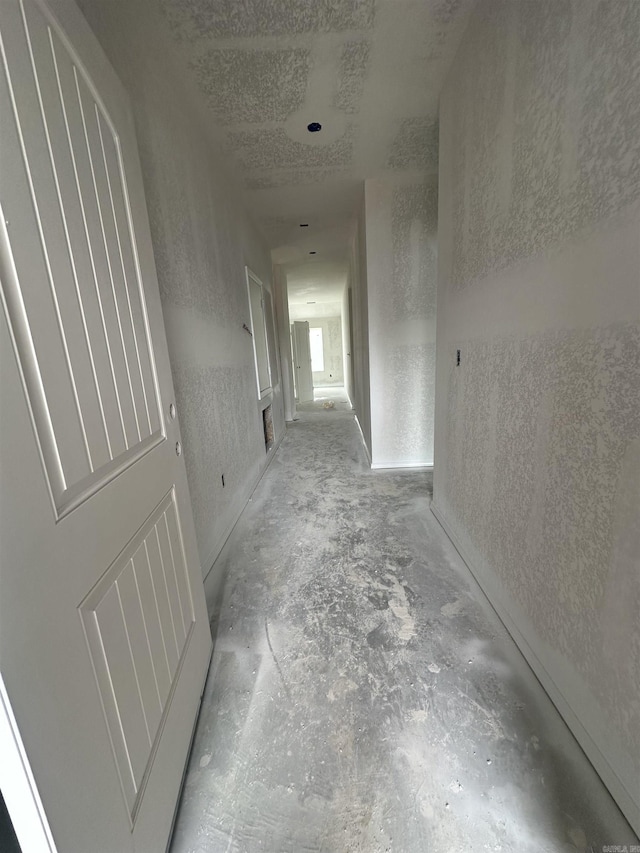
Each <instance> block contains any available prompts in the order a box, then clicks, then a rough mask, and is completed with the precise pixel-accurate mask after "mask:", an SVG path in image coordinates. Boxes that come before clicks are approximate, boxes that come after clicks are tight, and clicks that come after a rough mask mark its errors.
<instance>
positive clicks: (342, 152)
mask: <svg viewBox="0 0 640 853" xmlns="http://www.w3.org/2000/svg"><path fill="white" fill-rule="evenodd" d="M229 144H230V147H231V149H232V150H233V151H236V152H237V156H238V159H239V160H240V162H241V163H242V165H243V166H245V167H246V168H248V169H272V168H276V167H279V168H282V167H285V166H294V167H296V166H348V165H349V164H350V163H351V161H352V159H353V131H352V128H351V127H348V128H347V130H346V132H345V133H344V135H343V136H342V137H341V138H340V139H338V140H336V141H335V142H332V143H330V144H329V145H325V146H311V145H304V144H303V143H301V142H296V141H294V140H293V139H290V138H289V137H288V136H287V135H286V133H285V132H284V130H283V129H282V128H281V127H276V128H272V129H265V130H246V131H234V132H233V133H230V134H229Z"/></svg>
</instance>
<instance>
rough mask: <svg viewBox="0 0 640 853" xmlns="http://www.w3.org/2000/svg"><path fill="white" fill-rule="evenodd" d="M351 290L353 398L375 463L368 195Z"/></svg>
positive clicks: (354, 246) (354, 243) (358, 223)
mask: <svg viewBox="0 0 640 853" xmlns="http://www.w3.org/2000/svg"><path fill="white" fill-rule="evenodd" d="M352 228H353V232H352V235H351V241H350V245H349V268H348V278H347V287H348V288H350V289H351V294H352V299H351V308H352V317H351V325H352V329H353V353H352V355H353V395H352V396H351V403H352V405H353V409H354V412H355V416H356V420H357V422H358V425H359V427H360V431H361V432H362V438H363V441H364V446H365V448H366V451H367V455H368V457H369V461H371V399H370V386H369V316H368V307H367V300H368V296H367V234H366V224H365V207H364V195H363V198H362V204H361V205H360V209H359V211H358V214H357V216H356V217H355V219H354V221H353V224H352Z"/></svg>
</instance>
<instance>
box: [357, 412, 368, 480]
mask: <svg viewBox="0 0 640 853" xmlns="http://www.w3.org/2000/svg"><path fill="white" fill-rule="evenodd" d="M353 417H354V418H355V422H356V426H357V427H358V429H359V430H360V437H361V438H362V444H363V446H364V452H365V453H366V454H367V462H368V463H369V467H370V468H371V467H372V465H371V454H370V453H369V448H368V447H367V439H366V438H365V437H364V432H363V431H362V427H361V425H360V421H359V420H358V416H357V415H355V414H354V416H353Z"/></svg>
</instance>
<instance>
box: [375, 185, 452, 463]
mask: <svg viewBox="0 0 640 853" xmlns="http://www.w3.org/2000/svg"><path fill="white" fill-rule="evenodd" d="M365 211H366V229H367V282H368V293H369V352H370V355H369V360H370V370H371V444H372V446H371V455H372V464H373V466H374V467H389V468H393V467H396V466H408V465H432V464H433V419H434V398H435V310H436V278H437V268H436V262H437V251H436V231H437V190H436V188H435V186H432V185H430V184H428V183H425V182H424V181H420V182H417V183H416V182H415V180H414V181H412V182H407V180H406V179H404V180H402V181H401V180H399V179H393V180H392V179H386V178H385V179H372V180H367V181H366V182H365Z"/></svg>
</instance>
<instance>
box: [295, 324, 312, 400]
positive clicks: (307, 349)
mask: <svg viewBox="0 0 640 853" xmlns="http://www.w3.org/2000/svg"><path fill="white" fill-rule="evenodd" d="M293 336H294V340H295V354H296V377H297V383H296V384H297V389H298V402H299V403H309V402H312V401H313V373H312V371H311V346H310V344H309V324H308V323H307V322H306V321H299V320H296V321H295V322H294V324H293Z"/></svg>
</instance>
